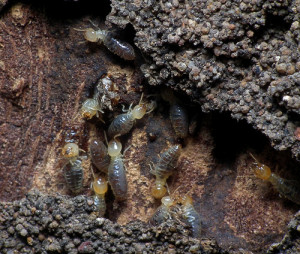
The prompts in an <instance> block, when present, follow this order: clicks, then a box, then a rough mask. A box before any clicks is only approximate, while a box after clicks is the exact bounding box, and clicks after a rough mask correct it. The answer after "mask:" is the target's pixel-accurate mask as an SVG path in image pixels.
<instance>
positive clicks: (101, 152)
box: [90, 139, 110, 174]
mask: <svg viewBox="0 0 300 254" xmlns="http://www.w3.org/2000/svg"><path fill="white" fill-rule="evenodd" d="M90 152H91V158H92V162H93V164H94V165H95V166H96V168H98V169H99V170H100V171H101V172H103V173H105V174H107V169H108V166H109V163H110V156H109V155H108V154H107V148H106V146H105V145H104V144H103V142H102V141H100V140H99V139H93V140H92V141H91V143H90Z"/></svg>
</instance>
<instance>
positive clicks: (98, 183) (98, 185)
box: [92, 177, 108, 217]
mask: <svg viewBox="0 0 300 254" xmlns="http://www.w3.org/2000/svg"><path fill="white" fill-rule="evenodd" d="M92 188H93V191H94V192H95V196H94V205H95V206H96V208H97V211H98V213H99V216H100V217H103V216H104V214H105V211H106V203H105V193H106V192H107V189H108V186H107V181H106V180H105V179H104V178H103V177H98V178H97V179H95V180H94V182H93V183H92Z"/></svg>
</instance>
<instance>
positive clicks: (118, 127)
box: [108, 95, 153, 137]
mask: <svg viewBox="0 0 300 254" xmlns="http://www.w3.org/2000/svg"><path fill="white" fill-rule="evenodd" d="M142 99H143V95H142V96H141V99H140V102H139V104H138V105H136V106H135V107H134V108H133V109H131V105H130V107H129V110H128V111H127V112H126V113H124V114H121V115H118V116H117V117H116V118H115V119H114V120H113V121H112V122H111V124H110V125H109V127H108V136H109V137H114V136H116V135H119V136H121V135H124V134H126V133H128V132H129V131H130V130H131V128H132V127H133V124H134V121H135V119H141V118H143V117H144V115H145V114H146V113H150V112H151V111H152V110H153V108H151V107H152V106H153V104H151V103H150V104H146V103H143V102H142ZM149 105H151V107H150V109H149ZM147 109H149V111H148V112H147Z"/></svg>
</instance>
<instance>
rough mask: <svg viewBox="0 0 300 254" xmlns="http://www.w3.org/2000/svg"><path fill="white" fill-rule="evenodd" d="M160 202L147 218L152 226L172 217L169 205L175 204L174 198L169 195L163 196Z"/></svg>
mask: <svg viewBox="0 0 300 254" xmlns="http://www.w3.org/2000/svg"><path fill="white" fill-rule="evenodd" d="M161 203H162V204H161V205H160V206H159V207H158V208H157V209H156V211H155V213H154V214H153V215H152V217H151V218H150V220H149V223H150V224H151V225H153V226H158V225H159V224H161V223H163V222H165V221H166V220H168V219H171V218H172V216H171V207H172V206H174V205H175V202H174V200H173V199H172V198H171V197H170V196H165V197H163V198H162V199H161Z"/></svg>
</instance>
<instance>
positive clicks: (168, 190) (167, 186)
mask: <svg viewBox="0 0 300 254" xmlns="http://www.w3.org/2000/svg"><path fill="white" fill-rule="evenodd" d="M166 188H167V192H168V194H169V196H170V195H171V194H170V189H169V185H168V183H166Z"/></svg>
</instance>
